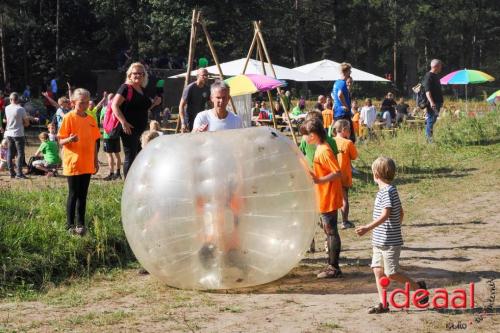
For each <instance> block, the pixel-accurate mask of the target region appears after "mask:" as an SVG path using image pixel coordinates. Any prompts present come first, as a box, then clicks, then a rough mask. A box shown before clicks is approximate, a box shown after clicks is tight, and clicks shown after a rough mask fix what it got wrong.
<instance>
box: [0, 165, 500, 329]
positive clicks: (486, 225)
mask: <svg viewBox="0 0 500 333" xmlns="http://www.w3.org/2000/svg"><path fill="white" fill-rule="evenodd" d="M101 160H102V161H104V160H105V159H104V158H103V157H101ZM103 175H105V173H104V172H103V171H102V169H101V172H100V174H98V175H97V176H96V177H97V178H99V177H101V176H103ZM0 179H1V180H2V181H3V182H4V184H6V183H9V182H10V179H7V177H6V176H5V173H2V174H1V176H0ZM498 179H499V165H498V162H495V161H493V162H492V161H489V162H485V163H481V162H480V161H479V162H477V163H476V165H474V166H473V167H472V168H471V169H470V170H469V171H467V172H465V173H463V174H461V175H460V177H458V176H457V177H455V176H453V175H450V176H449V177H440V178H433V179H429V180H425V179H424V180H422V181H421V182H420V183H416V184H401V185H400V186H399V190H400V193H401V195H402V198H403V202H404V205H405V210H406V212H407V216H408V218H407V220H406V221H405V222H404V227H403V230H404V231H403V235H404V238H405V246H404V249H403V252H402V259H401V265H402V268H403V269H404V271H405V272H407V273H408V274H409V275H410V276H412V277H414V278H415V279H425V280H426V281H427V284H428V286H429V288H430V289H432V292H431V294H432V293H434V292H435V289H436V288H447V289H448V290H449V291H451V290H453V289H455V288H465V287H467V286H468V285H469V283H470V282H474V283H475V301H476V304H475V308H474V309H469V310H465V311H456V312H455V311H452V310H446V311H436V310H432V309H431V310H418V309H416V308H415V307H411V308H410V309H409V310H405V311H401V310H395V309H393V310H392V311H391V312H390V313H388V314H383V315H368V314H367V309H368V307H370V306H372V305H374V304H375V303H376V302H377V294H376V287H375V284H374V278H373V274H372V272H371V270H370V268H369V267H368V265H369V263H370V258H371V247H370V237H364V238H358V237H357V236H355V235H354V232H353V231H352V229H351V230H343V231H341V237H342V239H343V252H342V254H341V258H342V261H341V263H342V268H343V271H344V278H342V279H337V280H317V279H316V277H315V274H316V273H317V272H318V271H319V270H320V269H321V268H322V267H323V266H324V264H325V257H326V256H325V253H324V252H323V251H321V250H322V249H321V248H322V245H323V239H324V236H323V235H322V234H321V231H320V230H318V232H317V236H316V239H317V240H318V242H317V244H318V252H316V253H314V254H308V255H307V257H306V258H305V259H304V260H302V261H301V263H300V264H299V265H298V267H296V268H295V269H294V270H292V271H291V272H290V273H289V274H287V275H286V276H285V277H283V278H282V279H280V280H278V281H275V282H273V283H270V284H266V285H262V286H257V287H252V288H245V289H240V290H229V291H224V292H197V291H186V290H177V289H174V288H169V287H167V286H165V285H164V284H162V283H161V282H159V281H157V280H156V279H155V278H154V277H152V276H148V275H146V276H144V275H138V274H137V270H135V269H134V270H132V269H130V270H124V271H123V270H117V271H113V272H110V273H107V274H96V275H95V276H93V277H91V278H90V279H89V280H83V281H82V280H78V281H74V282H69V283H67V284H66V285H63V286H58V287H53V288H49V290H48V291H47V293H45V294H42V295H40V296H38V297H36V299H35V300H34V301H16V300H12V299H5V300H0V332H3V331H6V332H10V331H29V332H54V331H64V332H95V331H101V332H198V331H201V332H386V331H392V332H445V331H446V332H448V331H468V332H498V331H500V316H498V312H499V301H498V297H497V298H496V299H495V300H494V301H493V303H492V304H490V303H491V302H490V300H489V299H491V297H493V296H494V294H493V292H492V288H491V286H490V285H489V284H488V281H493V283H496V285H497V286H498V285H499V284H498V282H499V278H500V272H499V271H500V234H499V233H498V230H499V227H500V206H499V205H498V198H499V197H500V182H499V180H498ZM37 181H40V182H43V181H46V180H37ZM49 181H52V180H49ZM57 181H59V180H57ZM11 185H12V184H11ZM418 186H431V187H432V191H431V194H429V195H421V194H419V193H420V192H417V191H415V189H416V187H418ZM373 195H374V193H367V194H366V195H361V196H360V197H359V198H358V199H357V200H358V202H353V207H360V206H361V205H362V203H361V201H363V202H364V201H365V200H368V201H367V202H369V204H368V203H366V204H365V206H366V207H364V208H363V209H361V208H354V209H353V210H352V215H353V217H354V220H355V222H356V223H357V224H359V223H360V221H359V220H361V219H364V218H365V217H366V216H367V214H369V213H368V211H369V210H371V206H372V201H373ZM394 286H395V285H392V284H391V287H394ZM396 286H397V285H396ZM397 287H401V286H397ZM488 305H491V307H492V311H491V309H490V310H488V309H485V308H486V307H487V306H488ZM450 325H455V327H457V326H459V327H458V328H450V327H451V326H450Z"/></svg>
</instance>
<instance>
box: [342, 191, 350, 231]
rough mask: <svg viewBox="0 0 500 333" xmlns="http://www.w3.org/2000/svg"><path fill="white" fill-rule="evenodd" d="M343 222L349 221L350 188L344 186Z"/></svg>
mask: <svg viewBox="0 0 500 333" xmlns="http://www.w3.org/2000/svg"><path fill="white" fill-rule="evenodd" d="M342 197H343V198H342V208H341V212H342V223H347V222H348V221H349V188H348V187H343V186H342Z"/></svg>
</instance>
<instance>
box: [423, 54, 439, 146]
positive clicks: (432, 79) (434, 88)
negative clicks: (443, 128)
mask: <svg viewBox="0 0 500 333" xmlns="http://www.w3.org/2000/svg"><path fill="white" fill-rule="evenodd" d="M442 69H443V63H442V62H441V60H439V59H433V60H432V61H431V70H430V71H429V72H427V73H426V74H425V76H424V78H423V80H422V85H423V86H424V89H425V96H426V97H427V100H428V101H429V104H427V107H426V110H427V119H426V124H425V136H426V137H427V141H428V142H432V134H433V128H434V124H435V123H436V120H437V117H438V115H439V110H440V109H441V107H442V106H443V91H442V90H441V82H439V76H438V74H439V73H441V70H442Z"/></svg>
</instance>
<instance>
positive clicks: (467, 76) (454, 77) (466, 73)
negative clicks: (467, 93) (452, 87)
mask: <svg viewBox="0 0 500 333" xmlns="http://www.w3.org/2000/svg"><path fill="white" fill-rule="evenodd" d="M440 81H441V84H474V83H484V82H489V81H495V78H494V77H493V76H491V75H489V74H486V73H485V72H481V71H477V70H474V69H461V70H458V71H454V72H451V73H450V74H448V75H446V76H445V77H443V78H442V79H441V80H440Z"/></svg>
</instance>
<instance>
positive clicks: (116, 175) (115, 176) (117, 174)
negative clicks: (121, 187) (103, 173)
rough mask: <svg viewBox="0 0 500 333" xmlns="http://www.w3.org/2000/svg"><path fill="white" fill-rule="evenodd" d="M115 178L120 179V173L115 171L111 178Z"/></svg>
mask: <svg viewBox="0 0 500 333" xmlns="http://www.w3.org/2000/svg"><path fill="white" fill-rule="evenodd" d="M116 179H119V180H121V179H122V175H120V174H119V173H115V174H114V175H113V180H116Z"/></svg>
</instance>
